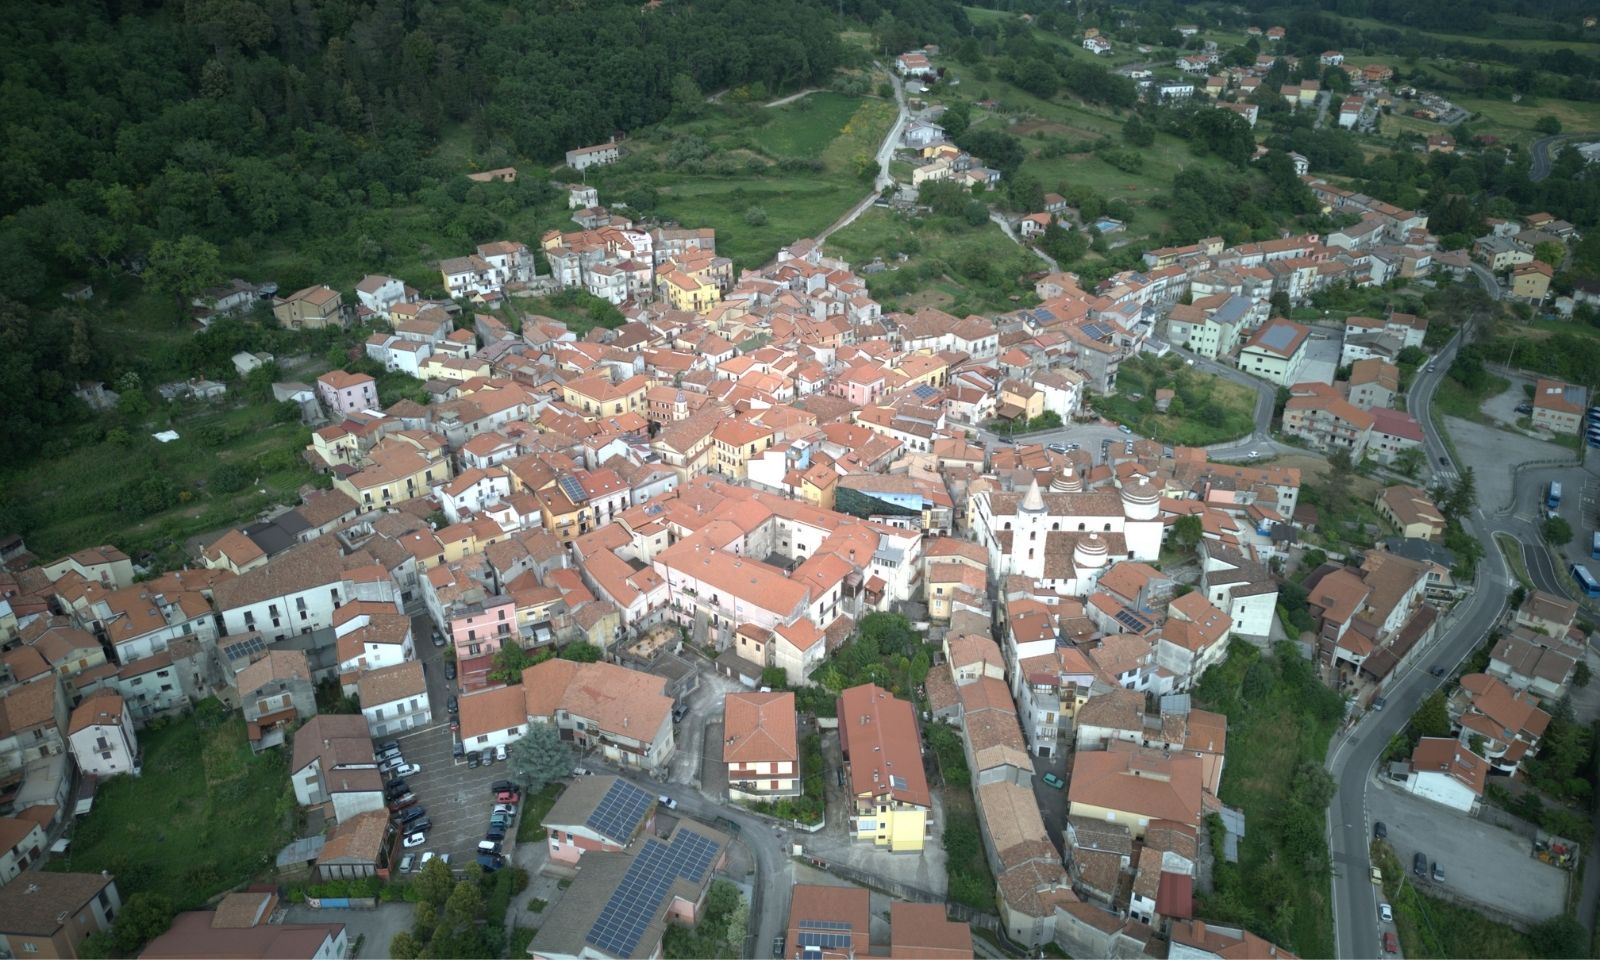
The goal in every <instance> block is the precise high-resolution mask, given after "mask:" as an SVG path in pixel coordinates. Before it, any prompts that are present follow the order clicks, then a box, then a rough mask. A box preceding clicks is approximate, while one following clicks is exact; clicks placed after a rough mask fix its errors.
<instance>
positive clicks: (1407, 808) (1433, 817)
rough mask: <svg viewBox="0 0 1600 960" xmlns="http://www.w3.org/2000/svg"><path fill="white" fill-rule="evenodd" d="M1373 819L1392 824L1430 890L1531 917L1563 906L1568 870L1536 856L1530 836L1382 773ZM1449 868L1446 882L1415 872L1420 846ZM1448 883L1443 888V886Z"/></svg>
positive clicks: (1404, 855)
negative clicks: (1386, 778)
mask: <svg viewBox="0 0 1600 960" xmlns="http://www.w3.org/2000/svg"><path fill="white" fill-rule="evenodd" d="M1369 797H1370V802H1371V812H1372V819H1373V820H1382V821H1383V822H1384V824H1385V825H1386V826H1388V828H1389V844H1390V845H1391V846H1393V847H1394V849H1395V853H1396V854H1397V855H1398V856H1399V857H1400V863H1401V865H1402V866H1403V867H1405V869H1406V871H1407V873H1408V877H1407V879H1409V880H1410V881H1412V882H1414V883H1416V884H1417V886H1418V887H1419V888H1421V889H1422V890H1425V891H1428V892H1430V893H1442V894H1443V895H1445V896H1449V895H1450V894H1455V895H1458V896H1462V897H1465V898H1467V899H1468V900H1474V901H1478V902H1481V903H1486V904H1492V905H1494V906H1496V907H1498V908H1499V909H1502V910H1505V911H1507V912H1508V913H1513V914H1516V915H1517V916H1520V917H1525V918H1527V919H1528V920H1530V921H1539V920H1543V919H1545V918H1546V917H1550V916H1553V915H1555V914H1558V913H1560V912H1561V909H1562V904H1563V903H1565V902H1566V873H1565V871H1563V870H1560V869H1557V868H1556V867H1552V866H1550V865H1549V864H1547V863H1541V862H1540V861H1538V860H1535V859H1534V858H1533V853H1532V846H1531V844H1530V842H1529V841H1528V839H1527V838H1526V837H1521V836H1518V835H1517V834H1515V833H1512V832H1511V831H1509V830H1506V829H1504V828H1501V827H1496V826H1493V825H1491V824H1487V823H1484V822H1483V821H1481V820H1476V819H1473V818H1472V817H1469V816H1467V815H1466V814H1463V813H1458V812H1456V811H1455V810H1452V809H1450V808H1449V807H1445V806H1443V805H1441V804H1437V803H1434V802H1433V801H1431V800H1424V799H1422V798H1421V797H1418V796H1415V795H1413V794H1410V793H1406V792H1405V791H1403V790H1400V789H1396V788H1395V787H1392V786H1390V785H1389V784H1387V783H1385V782H1383V781H1382V780H1381V779H1380V780H1379V781H1378V783H1377V784H1376V786H1375V787H1374V788H1373V789H1372V791H1371V793H1370V794H1369ZM1419 850H1420V851H1422V853H1423V854H1424V855H1425V856H1427V858H1428V863H1429V864H1430V865H1432V864H1433V863H1434V862H1435V861H1438V863H1439V865H1440V866H1441V867H1442V868H1443V869H1444V876H1445V879H1444V882H1443V883H1438V884H1436V883H1434V882H1433V881H1432V880H1419V879H1418V878H1417V876H1416V875H1415V874H1413V873H1410V870H1411V858H1412V856H1413V855H1415V854H1416V853H1417V851H1419ZM1441 887H1442V888H1445V889H1444V890H1443V891H1440V890H1438V888H1441Z"/></svg>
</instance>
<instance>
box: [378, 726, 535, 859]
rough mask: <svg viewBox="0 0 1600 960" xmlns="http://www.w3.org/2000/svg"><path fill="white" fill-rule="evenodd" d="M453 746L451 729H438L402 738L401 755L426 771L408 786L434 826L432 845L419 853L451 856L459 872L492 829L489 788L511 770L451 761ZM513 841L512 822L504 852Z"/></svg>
mask: <svg viewBox="0 0 1600 960" xmlns="http://www.w3.org/2000/svg"><path fill="white" fill-rule="evenodd" d="M453 742H454V740H453V738H452V737H451V735H450V729H449V728H448V727H446V726H442V725H441V726H434V727H432V728H429V729H427V730H424V731H422V732H420V733H413V734H410V735H409V736H405V737H401V738H400V750H401V752H402V753H403V754H405V758H406V759H407V760H408V761H410V762H412V763H417V764H421V765H422V772H421V773H418V774H415V775H413V776H410V777H407V778H406V783H408V784H410V786H411V790H412V792H413V793H415V794H416V795H417V801H418V802H419V803H420V804H421V805H422V806H424V807H427V808H428V819H430V820H432V821H433V829H432V830H431V831H429V833H428V842H427V843H425V844H423V845H422V846H420V847H418V848H416V852H417V853H421V852H423V851H425V850H431V851H433V852H435V853H448V854H450V866H452V867H454V868H457V869H460V868H462V867H465V866H466V865H467V864H469V863H471V862H472V861H473V858H474V857H476V856H477V855H478V841H479V840H482V839H483V835H484V832H485V831H486V830H487V829H488V827H489V815H490V813H491V812H493V810H494V798H493V797H492V796H491V795H490V793H489V784H491V783H493V782H494V781H496V780H500V779H504V777H505V774H506V772H507V771H506V768H505V766H504V765H502V764H494V765H492V766H487V767H478V768H477V769H470V768H469V767H468V766H467V765H466V763H465V762H464V761H462V762H458V761H456V760H455V759H453V758H452V757H451V756H450V749H451V746H452V744H453ZM515 838H516V829H515V824H514V823H513V828H512V830H510V831H508V833H507V836H506V839H505V840H504V841H503V842H502V843H501V847H502V849H503V850H510V849H511V847H512V846H513V845H514V843H515ZM402 852H409V851H402ZM419 859H420V858H419Z"/></svg>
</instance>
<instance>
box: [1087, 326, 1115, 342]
mask: <svg viewBox="0 0 1600 960" xmlns="http://www.w3.org/2000/svg"><path fill="white" fill-rule="evenodd" d="M1083 334H1084V336H1086V337H1088V338H1089V339H1091V340H1104V339H1106V338H1107V337H1109V336H1111V328H1110V327H1108V326H1106V325H1105V324H1103V323H1086V324H1084V325H1083Z"/></svg>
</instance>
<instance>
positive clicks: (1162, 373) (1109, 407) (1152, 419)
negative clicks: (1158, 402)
mask: <svg viewBox="0 0 1600 960" xmlns="http://www.w3.org/2000/svg"><path fill="white" fill-rule="evenodd" d="M1158 388H1169V389H1175V390H1176V391H1177V396H1176V397H1175V398H1174V399H1173V409H1172V410H1170V411H1169V412H1167V413H1164V414H1158V413H1156V412H1155V392H1156V390H1157V389H1158ZM1136 397H1137V399H1136ZM1092 402H1093V404H1094V408H1095V411H1096V412H1097V413H1099V414H1101V415H1102V416H1105V417H1108V418H1110V419H1112V420H1115V421H1117V422H1118V423H1125V424H1127V425H1128V426H1129V427H1130V428H1131V429H1132V430H1133V432H1134V433H1137V434H1140V435H1142V436H1147V437H1150V438H1151V439H1154V440H1159V441H1160V442H1162V443H1170V444H1181V445H1183V446H1193V447H1203V446H1206V445H1207V444H1212V443H1221V442H1223V441H1225V440H1234V439H1237V438H1239V437H1243V436H1248V435H1249V434H1250V432H1251V431H1252V430H1253V429H1254V427H1255V403H1256V394H1255V392H1254V391H1252V390H1251V389H1250V388H1248V387H1245V386H1243V385H1242V384H1237V383H1234V382H1233V381H1231V380H1224V379H1223V378H1221V377H1218V376H1213V375H1212V374H1208V373H1199V372H1197V371H1195V370H1193V369H1190V368H1189V367H1186V366H1184V364H1183V361H1182V360H1181V359H1179V358H1178V357H1177V355H1175V354H1174V355H1171V356H1169V357H1167V358H1165V359H1163V360H1155V359H1152V358H1150V357H1148V356H1142V355H1141V356H1137V357H1134V358H1132V359H1130V360H1129V361H1127V362H1126V363H1124V364H1123V365H1122V367H1121V370H1120V372H1119V373H1118V374H1117V393H1116V395H1115V396H1096V397H1094V398H1092Z"/></svg>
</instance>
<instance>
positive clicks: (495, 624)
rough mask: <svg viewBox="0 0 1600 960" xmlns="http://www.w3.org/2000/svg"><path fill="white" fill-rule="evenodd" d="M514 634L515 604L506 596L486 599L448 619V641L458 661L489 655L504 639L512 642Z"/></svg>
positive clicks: (515, 623) (498, 647)
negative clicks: (453, 647) (453, 646)
mask: <svg viewBox="0 0 1600 960" xmlns="http://www.w3.org/2000/svg"><path fill="white" fill-rule="evenodd" d="M516 633H517V605H516V602H515V601H514V600H512V599H511V598H510V597H489V598H488V599H486V600H484V601H483V602H482V603H475V604H472V605H470V606H467V607H464V608H462V609H461V611H460V612H458V613H457V614H456V615H455V616H454V617H451V618H450V639H451V642H452V643H454V644H455V648H456V659H457V660H458V661H460V660H466V659H469V658H471V657H478V656H483V655H485V654H493V653H495V652H497V651H499V649H500V645H501V644H502V643H504V642H505V641H506V640H512V641H513V642H515V639H514V638H515V637H516Z"/></svg>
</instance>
